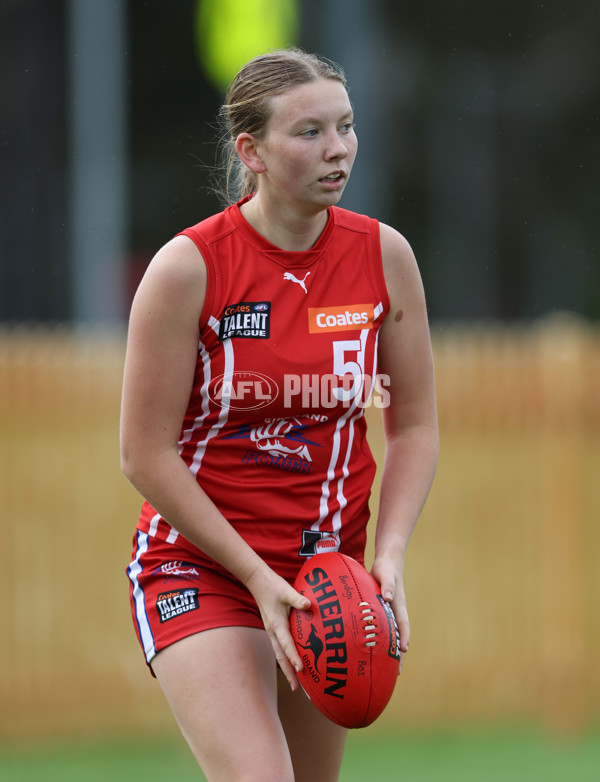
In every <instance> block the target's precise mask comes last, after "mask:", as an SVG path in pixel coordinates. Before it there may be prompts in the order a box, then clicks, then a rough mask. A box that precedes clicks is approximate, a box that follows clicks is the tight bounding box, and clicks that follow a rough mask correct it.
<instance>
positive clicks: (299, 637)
mask: <svg viewBox="0 0 600 782" xmlns="http://www.w3.org/2000/svg"><path fill="white" fill-rule="evenodd" d="M294 588H295V589H297V590H298V592H300V593H301V594H302V595H304V596H305V597H308V598H309V599H310V602H311V607H310V609H309V610H308V611H297V610H296V609H292V612H291V615H290V627H291V631H292V636H293V638H294V641H295V643H296V647H297V649H298V651H299V653H300V657H301V658H302V662H303V664H304V670H303V671H301V672H300V673H299V674H298V678H299V679H300V684H301V685H302V687H303V689H304V691H305V692H306V694H307V695H308V697H309V698H310V699H311V701H312V702H313V703H314V704H315V706H316V707H317V708H318V709H319V711H321V712H322V713H323V714H325V716H326V717H329V719H330V720H332V721H333V722H336V723H337V724H338V725H343V726H344V727H345V728H363V727H365V726H367V725H370V724H371V723H372V722H374V720H376V719H377V717H379V715H380V714H381V712H382V711H383V710H384V708H385V707H386V705H387V704H388V702H389V700H390V698H391V696H392V692H393V691H394V686H395V684H396V679H397V677H398V668H399V664H400V647H399V641H400V639H399V634H398V627H397V625H396V620H395V618H394V614H393V612H392V609H391V607H390V605H389V604H388V603H387V602H386V601H385V600H384V599H383V598H382V597H381V591H380V589H379V585H378V584H377V582H376V581H375V579H374V578H373V576H371V575H370V574H369V573H367V571H366V570H365V568H364V567H363V566H362V565H359V563H358V562H357V561H356V560H354V559H352V557H348V556H346V555H345V554H339V553H337V552H328V553H325V554H317V555H316V556H314V557H312V558H311V559H309V560H307V561H306V562H305V563H304V565H303V566H302V568H301V570H300V572H299V573H298V576H297V577H296V580H295V582H294Z"/></svg>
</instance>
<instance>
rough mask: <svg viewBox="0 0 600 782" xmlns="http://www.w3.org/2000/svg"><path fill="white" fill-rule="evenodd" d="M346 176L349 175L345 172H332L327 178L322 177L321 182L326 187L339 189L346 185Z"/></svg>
mask: <svg viewBox="0 0 600 782" xmlns="http://www.w3.org/2000/svg"><path fill="white" fill-rule="evenodd" d="M346 176H347V175H346V172H345V171H332V172H331V174H327V176H324V177H321V179H319V182H322V183H323V184H324V185H328V186H330V187H332V188H337V187H340V186H341V185H344V184H345V182H346Z"/></svg>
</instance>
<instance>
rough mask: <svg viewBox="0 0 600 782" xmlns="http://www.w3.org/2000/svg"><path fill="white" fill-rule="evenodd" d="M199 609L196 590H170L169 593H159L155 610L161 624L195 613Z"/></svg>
mask: <svg viewBox="0 0 600 782" xmlns="http://www.w3.org/2000/svg"><path fill="white" fill-rule="evenodd" d="M199 607H200V606H199V600H198V590H197V589H172V590H170V591H169V592H161V593H160V594H159V595H158V597H157V598H156V610H157V611H158V618H159V619H160V621H161V624H162V623H163V622H168V621H169V620H170V619H175V617H177V616H181V615H182V614H187V613H188V612H189V611H197V610H198V608H199Z"/></svg>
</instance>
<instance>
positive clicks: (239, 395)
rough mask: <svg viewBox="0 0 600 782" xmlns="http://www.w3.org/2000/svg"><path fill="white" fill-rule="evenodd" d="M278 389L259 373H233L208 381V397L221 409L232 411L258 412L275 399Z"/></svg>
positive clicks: (270, 380)
mask: <svg viewBox="0 0 600 782" xmlns="http://www.w3.org/2000/svg"><path fill="white" fill-rule="evenodd" d="M278 394H279V387H278V385H277V383H276V382H275V381H274V380H273V379H272V378H270V377H269V376H268V375H263V374H262V373H261V372H250V371H247V372H244V371H241V370H240V371H235V372H229V373H227V374H225V375H219V376H218V377H215V378H213V379H212V380H211V381H210V384H209V387H208V395H209V397H210V398H211V399H212V401H213V402H216V403H217V404H218V405H220V406H221V407H227V408H232V409H234V410H258V409H259V408H260V407H266V406H267V405H270V404H271V402H274V401H275V399H277V395H278Z"/></svg>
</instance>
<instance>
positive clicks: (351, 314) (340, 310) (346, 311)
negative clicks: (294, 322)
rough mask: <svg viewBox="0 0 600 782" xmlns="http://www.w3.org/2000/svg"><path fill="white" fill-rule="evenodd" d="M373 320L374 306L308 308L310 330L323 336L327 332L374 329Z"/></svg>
mask: <svg viewBox="0 0 600 782" xmlns="http://www.w3.org/2000/svg"><path fill="white" fill-rule="evenodd" d="M373 320H374V312H373V305H372V304H349V305H348V306H340V307H309V308H308V330H309V332H310V333H311V334H322V333H323V332H325V331H354V330H356V329H372V328H373Z"/></svg>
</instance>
